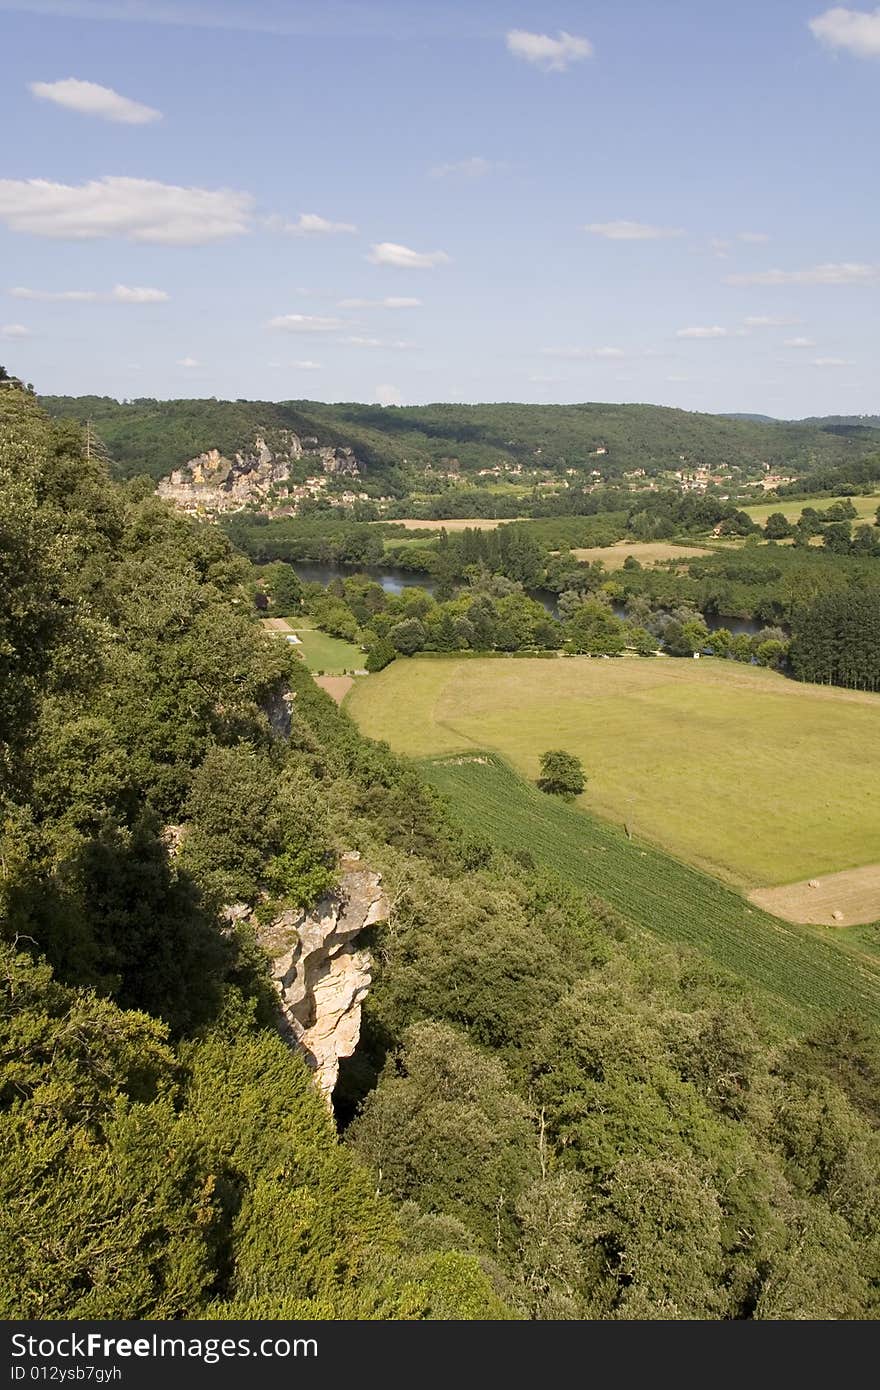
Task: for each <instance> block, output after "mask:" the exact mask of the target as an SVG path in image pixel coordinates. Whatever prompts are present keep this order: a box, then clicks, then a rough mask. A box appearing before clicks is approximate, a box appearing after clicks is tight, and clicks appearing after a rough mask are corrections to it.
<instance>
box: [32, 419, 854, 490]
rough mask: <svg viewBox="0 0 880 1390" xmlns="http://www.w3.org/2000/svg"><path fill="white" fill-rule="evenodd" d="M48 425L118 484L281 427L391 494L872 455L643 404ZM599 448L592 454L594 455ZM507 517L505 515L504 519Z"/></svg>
mask: <svg viewBox="0 0 880 1390" xmlns="http://www.w3.org/2000/svg"><path fill="white" fill-rule="evenodd" d="M43 404H44V406H45V408H46V409H47V410H48V411H49V413H50V414H51V415H53V416H67V417H71V418H74V419H77V420H79V421H81V422H83V423H84V422H85V421H86V420H89V421H90V422H91V425H92V427H93V429H94V431H95V433H96V435H97V436H98V437H99V439H100V440H101V441H102V443H103V445H104V446H106V448H107V450H108V451H109V455H110V457H111V458H112V460H113V464H114V469H115V471H116V472H117V474H118V476H120V477H132V476H135V475H137V474H139V473H147V474H149V475H150V476H151V477H153V478H159V477H162V476H163V475H164V474H167V473H168V472H170V471H171V469H173V468H179V467H180V465H181V464H183V463H185V462H186V461H187V460H188V459H191V458H193V457H194V456H195V455H196V454H199V453H201V452H202V451H203V450H206V449H211V448H217V449H219V450H220V451H221V453H224V454H226V455H227V456H231V455H232V454H234V452H235V451H236V450H237V449H242V448H245V447H247V446H250V445H251V444H252V442H253V438H254V434H255V433H256V432H258V431H259V432H260V433H262V434H264V435H267V436H268V435H270V434H271V432H272V431H273V430H278V429H289V430H293V431H294V432H296V433H297V434H299V435H301V436H302V435H306V436H316V437H317V438H318V439H319V441H320V443H321V444H328V445H348V446H351V447H353V448H354V450H355V452H356V454H357V456H358V458H359V459H361V460H362V461H363V462H364V463H365V464H366V466H367V477H368V479H370V480H374V481H381V482H382V483H383V486H384V488H385V490H386V491H387V492H389V493H391V494H392V495H398V494H400V493H401V489H403V490H404V491H405V490H407V480H410V482H411V481H412V480H413V479H414V478H415V477H416V475H419V476H422V477H423V475H424V470H425V469H426V468H432V469H436V470H441V471H443V470H449V469H454V470H460V471H461V472H462V473H463V474H469V473H475V472H478V471H479V470H480V469H484V468H494V467H496V466H497V465H502V466H503V465H504V464H508V465H513V466H516V465H522V466H523V467H526V468H535V467H541V468H546V469H550V470H554V471H563V470H564V469H566V468H578V469H592V468H595V467H598V468H600V470H601V472H602V474H603V475H604V476H606V477H615V476H619V475H620V474H621V473H623V472H625V471H627V470H628V469H632V468H636V467H638V468H644V469H645V470H646V472H647V473H655V472H659V471H662V470H665V469H670V468H672V469H677V468H680V467H682V466H683V465H684V466H686V467H687V466H694V465H696V464H702V463H706V464H709V465H711V466H718V465H720V464H730V465H733V466H736V467H739V468H742V469H745V470H754V469H755V468H757V467H759V466H760V465H761V464H762V463H767V464H769V465H770V466H771V467H777V466H778V467H785V468H786V469H789V470H791V469H793V470H795V471H797V472H802V471H803V472H806V471H809V470H811V469H816V468H820V467H825V466H835V465H840V464H847V463H849V462H850V461H854V460H857V459H860V458H862V457H864V456H865V455H866V454H868V453H870V452H871V451H872V449H873V450H876V448H877V438H876V436H875V435H872V434H871V432H870V431H865V432H864V437H862V436H861V435H859V436H857V437H853V436H850V435H847V434H840V433H837V432H829V431H828V430H826V429H825V428H823V426H822V424H821V422H819V423H809V424H802V423H792V424H786V423H772V424H763V423H756V422H754V421H747V420H737V419H732V418H730V417H725V416H720V415H702V414H695V413H692V412H688V411H684V410H674V409H671V408H668V407H665V406H653V405H602V404H590V405H570V406H569V405H566V406H561V405H515V404H503V405H430V406H388V407H382V406H370V405H358V404H346V403H342V404H335V405H326V404H324V403H322V402H319V401H281V402H271V401H243V400H240V401H218V400H213V399H212V400H178V401H158V400H152V399H144V400H133V401H127V402H119V401H116V400H114V399H112V398H111V397H109V396H78V397H69V396H47V397H45V398H44V400H43ZM600 450H601V451H602V452H601V453H599V452H598V451H600ZM508 514H513V513H508Z"/></svg>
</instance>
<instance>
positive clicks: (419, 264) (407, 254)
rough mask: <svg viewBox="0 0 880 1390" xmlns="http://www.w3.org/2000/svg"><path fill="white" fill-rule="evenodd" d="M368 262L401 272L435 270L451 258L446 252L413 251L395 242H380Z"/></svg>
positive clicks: (371, 252)
mask: <svg viewBox="0 0 880 1390" xmlns="http://www.w3.org/2000/svg"><path fill="white" fill-rule="evenodd" d="M367 260H369V261H372V262H373V264H374V265H393V266H397V267H398V269H400V270H433V268H434V266H436V265H445V264H446V263H447V262H448V260H449V257H448V256H447V254H446V252H445V251H412V250H410V248H409V247H408V246H400V245H398V243H397V242H395V241H379V242H376V243H374V245H373V248H372V250H371V251H370V254H369V256H368V257H367Z"/></svg>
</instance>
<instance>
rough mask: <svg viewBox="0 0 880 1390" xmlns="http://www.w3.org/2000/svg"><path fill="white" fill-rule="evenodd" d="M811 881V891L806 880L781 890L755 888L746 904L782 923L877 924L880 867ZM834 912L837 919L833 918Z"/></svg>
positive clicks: (877, 865) (874, 866) (879, 912)
mask: <svg viewBox="0 0 880 1390" xmlns="http://www.w3.org/2000/svg"><path fill="white" fill-rule="evenodd" d="M813 882H816V883H818V887H817V888H811V887H810V881H809V880H805V881H804V882H802V883H789V884H786V885H785V886H784V887H782V888H757V889H755V891H754V892H753V893H750V894H749V902H752V903H754V904H755V906H756V907H762V908H763V909H764V911H765V912H772V913H773V916H774V917H782V918H783V919H784V920H785V921H786V922H809V923H812V924H813V925H814V926H826V927H855V926H858V925H859V924H860V923H862V922H876V921H880V864H867V865H865V866H864V867H863V868H861V869H846V870H844V872H843V873H840V874H826V875H825V876H824V877H822V878H820V879H815V880H813ZM835 912H838V913H840V916H839V917H837V918H835V916H834V913H835Z"/></svg>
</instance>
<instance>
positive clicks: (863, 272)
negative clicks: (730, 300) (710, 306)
mask: <svg viewBox="0 0 880 1390" xmlns="http://www.w3.org/2000/svg"><path fill="white" fill-rule="evenodd" d="M725 281H726V283H727V284H728V285H877V284H880V265H859V264H857V263H856V262H854V261H827V262H826V263H825V264H824V265H814V266H810V267H809V268H808V269H807V270H756V271H749V272H748V273H746V274H736V275H727V276H725Z"/></svg>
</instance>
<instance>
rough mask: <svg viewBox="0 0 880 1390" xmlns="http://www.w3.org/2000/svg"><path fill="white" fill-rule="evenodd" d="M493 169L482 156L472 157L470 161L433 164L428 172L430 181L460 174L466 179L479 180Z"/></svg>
mask: <svg viewBox="0 0 880 1390" xmlns="http://www.w3.org/2000/svg"><path fill="white" fill-rule="evenodd" d="M493 168H494V165H493V164H492V161H491V160H490V159H483V157H482V155H479V154H475V155H472V156H471V158H470V159H457V160H454V161H452V162H451V163H449V164H435V165H434V167H433V169H431V170H429V172H430V175H431V178H432V179H446V178H449V176H450V175H453V174H454V175H457V174H461V175H462V177H464V178H466V179H481V178H483V177H484V176H485V175H486V174H488V173H490V172H491V170H492V169H493Z"/></svg>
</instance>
